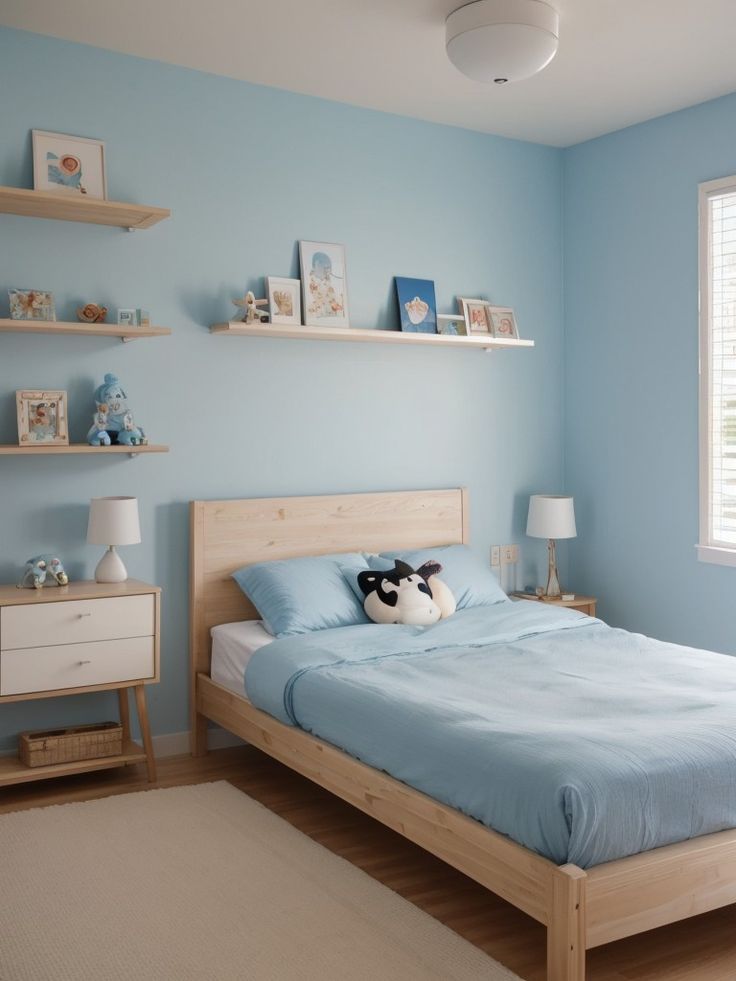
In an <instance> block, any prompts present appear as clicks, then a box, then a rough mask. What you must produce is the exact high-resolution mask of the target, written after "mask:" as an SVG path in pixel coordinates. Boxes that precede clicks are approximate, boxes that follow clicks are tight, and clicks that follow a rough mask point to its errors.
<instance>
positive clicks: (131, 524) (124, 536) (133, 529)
mask: <svg viewBox="0 0 736 981" xmlns="http://www.w3.org/2000/svg"><path fill="white" fill-rule="evenodd" d="M140 540H141V526H140V521H139V519H138V498H137V497H93V498H92V500H91V501H90V504H89V524H88V526H87V541H88V542H89V544H90V545H137V544H138V542H140Z"/></svg>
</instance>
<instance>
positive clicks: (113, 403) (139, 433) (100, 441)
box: [87, 374, 148, 446]
mask: <svg viewBox="0 0 736 981" xmlns="http://www.w3.org/2000/svg"><path fill="white" fill-rule="evenodd" d="M94 399H95V405H96V410H95V414H94V416H93V423H92V427H91V429H90V431H89V432H88V433H87V442H88V443H89V444H90V446H109V445H110V444H111V443H118V444H120V445H122V446H140V445H142V444H143V443H146V442H148V441H147V439H146V436H145V433H144V432H143V430H142V429H141V428H140V426H136V424H135V422H134V421H133V413H132V412H131V410H130V408H129V406H128V396H127V395H126V394H125V391H124V390H123V387H122V385H121V384H120V379H119V378H118V376H117V375H113V374H107V375H105V380H104V382H103V383H102V384H101V385H99V386H98V387H97V388H96V389H95V394H94Z"/></svg>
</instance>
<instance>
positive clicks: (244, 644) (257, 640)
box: [210, 620, 273, 698]
mask: <svg viewBox="0 0 736 981" xmlns="http://www.w3.org/2000/svg"><path fill="white" fill-rule="evenodd" d="M210 634H211V635H212V666H211V669H210V677H211V678H212V680H213V681H216V682H217V683H218V685H223V686H224V687H225V688H229V689H230V691H234V692H235V693H236V694H237V695H240V696H243V695H245V697H246V698H247V692H246V691H245V685H244V680H243V679H244V677H245V669H246V667H247V666H248V662H249V661H250V659H251V658H252V657H253V655H254V654H255V652H256V651H257V650H259V649H260V648H261V647H265V645H266V644H270V643H271V642H272V641H273V637H272V635H271V634H269V633H268V631H267V630H266V629H265V627H264V626H263V623H262V621H261V620H244V621H242V622H240V623H221V624H219V625H218V626H216V627H213V628H212V630H211V631H210Z"/></svg>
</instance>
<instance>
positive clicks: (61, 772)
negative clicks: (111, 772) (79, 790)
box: [0, 739, 146, 787]
mask: <svg viewBox="0 0 736 981" xmlns="http://www.w3.org/2000/svg"><path fill="white" fill-rule="evenodd" d="M145 759H146V754H145V753H144V752H143V748H142V747H141V746H139V745H138V743H135V742H133V741H132V740H130V739H129V740H128V741H127V742H125V743H124V744H123V752H122V753H121V754H120V755H119V756H104V757H101V758H99V759H96V760H75V761H74V762H72V763H52V764H51V765H50V766H26V765H25V763H21V761H20V760H19V759H18V757H17V756H2V757H0V787H3V786H5V785H7V784H13V783H25V782H26V781H31V780H45V779H46V778H48V777H63V776H68V775H69V774H72V773H86V772H87V771H88V770H108V769H110V768H111V767H114V766H126V765H127V764H129V763H142V762H144V761H145Z"/></svg>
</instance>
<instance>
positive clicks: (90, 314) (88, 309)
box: [77, 303, 107, 324]
mask: <svg viewBox="0 0 736 981" xmlns="http://www.w3.org/2000/svg"><path fill="white" fill-rule="evenodd" d="M106 316H107V307H103V306H101V305H99V304H97V303H85V304H84V306H83V307H77V319H78V320H81V321H82V323H83V324H102V323H104V322H105V317H106Z"/></svg>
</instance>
